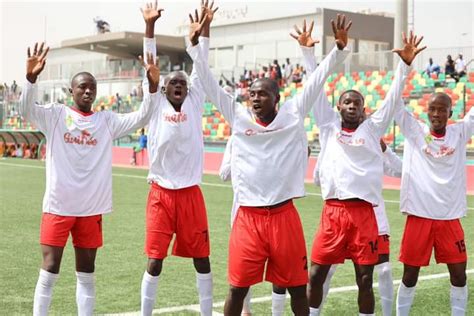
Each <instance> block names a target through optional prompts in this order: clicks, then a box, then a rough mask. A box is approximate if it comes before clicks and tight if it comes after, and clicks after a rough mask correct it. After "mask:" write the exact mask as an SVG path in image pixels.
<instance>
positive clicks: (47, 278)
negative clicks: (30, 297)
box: [33, 269, 59, 316]
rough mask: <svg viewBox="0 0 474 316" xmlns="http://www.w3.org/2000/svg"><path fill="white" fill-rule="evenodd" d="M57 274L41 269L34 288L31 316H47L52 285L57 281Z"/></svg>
mask: <svg viewBox="0 0 474 316" xmlns="http://www.w3.org/2000/svg"><path fill="white" fill-rule="evenodd" d="M58 277H59V274H54V273H51V272H48V271H46V270H43V269H41V270H40V273H39V277H38V282H37V283H36V288H35V298H34V302H33V315H34V316H43V315H48V310H49V305H50V304H51V298H52V296H53V287H54V283H56V280H57V279H58Z"/></svg>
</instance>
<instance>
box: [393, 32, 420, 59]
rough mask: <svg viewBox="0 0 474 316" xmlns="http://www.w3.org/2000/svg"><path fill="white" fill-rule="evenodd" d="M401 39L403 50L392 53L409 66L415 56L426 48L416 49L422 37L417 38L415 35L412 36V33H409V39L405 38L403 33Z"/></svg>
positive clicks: (397, 49) (395, 50) (394, 50)
mask: <svg viewBox="0 0 474 316" xmlns="http://www.w3.org/2000/svg"><path fill="white" fill-rule="evenodd" d="M402 38H403V44H404V46H403V48H402V49H399V48H396V49H393V50H392V52H394V53H397V54H398V56H400V58H401V59H402V60H403V61H404V62H405V64H407V65H408V66H410V65H411V63H412V62H413V60H414V59H415V57H416V55H418V53H419V52H421V51H422V50H424V49H425V48H426V46H423V47H421V48H418V45H420V43H421V41H422V40H423V36H420V37H419V38H418V37H417V36H416V35H413V31H410V38H407V36H406V34H405V32H403V33H402Z"/></svg>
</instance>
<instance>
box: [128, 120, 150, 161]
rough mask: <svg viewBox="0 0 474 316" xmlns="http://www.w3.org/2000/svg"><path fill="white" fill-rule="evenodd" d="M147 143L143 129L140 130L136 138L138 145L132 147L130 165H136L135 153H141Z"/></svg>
mask: <svg viewBox="0 0 474 316" xmlns="http://www.w3.org/2000/svg"><path fill="white" fill-rule="evenodd" d="M147 143H148V137H147V136H146V135H145V129H144V128H142V129H141V130H140V137H139V138H138V144H137V145H135V146H133V156H132V161H131V164H132V165H134V166H135V165H136V164H137V153H139V152H142V151H143V149H146V145H147Z"/></svg>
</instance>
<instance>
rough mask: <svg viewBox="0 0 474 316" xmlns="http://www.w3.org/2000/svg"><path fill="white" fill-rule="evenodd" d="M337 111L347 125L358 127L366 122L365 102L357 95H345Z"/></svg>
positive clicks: (352, 93)
mask: <svg viewBox="0 0 474 316" xmlns="http://www.w3.org/2000/svg"><path fill="white" fill-rule="evenodd" d="M337 109H338V110H339V112H340V113H341V117H342V121H343V122H345V123H349V124H353V125H356V126H357V125H359V124H360V123H362V122H363V121H364V118H365V113H364V100H363V99H362V97H361V96H360V95H359V94H357V93H354V92H348V93H346V94H344V95H343V96H342V98H341V101H340V103H339V104H338V105H337Z"/></svg>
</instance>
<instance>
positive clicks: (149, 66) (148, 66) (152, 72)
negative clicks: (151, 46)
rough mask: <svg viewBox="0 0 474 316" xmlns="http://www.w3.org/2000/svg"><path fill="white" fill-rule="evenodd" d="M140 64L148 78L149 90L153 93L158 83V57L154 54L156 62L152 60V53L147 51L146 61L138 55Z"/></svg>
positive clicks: (156, 89)
mask: <svg viewBox="0 0 474 316" xmlns="http://www.w3.org/2000/svg"><path fill="white" fill-rule="evenodd" d="M138 59H139V60H140V64H141V65H142V67H143V68H145V70H146V77H147V78H148V83H149V92H150V93H155V92H157V91H158V85H159V84H160V67H159V58H158V56H156V63H155V62H153V54H152V53H147V56H146V63H145V61H144V60H143V57H142V56H138Z"/></svg>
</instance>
